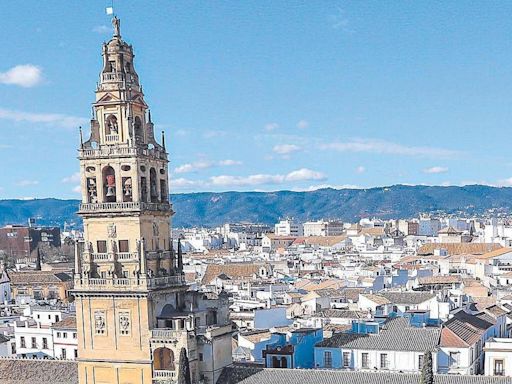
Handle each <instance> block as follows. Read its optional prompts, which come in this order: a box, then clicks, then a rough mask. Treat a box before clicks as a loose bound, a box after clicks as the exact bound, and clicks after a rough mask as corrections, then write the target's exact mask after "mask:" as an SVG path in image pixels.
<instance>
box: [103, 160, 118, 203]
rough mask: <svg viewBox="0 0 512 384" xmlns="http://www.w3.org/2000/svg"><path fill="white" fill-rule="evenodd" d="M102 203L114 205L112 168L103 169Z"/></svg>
mask: <svg viewBox="0 0 512 384" xmlns="http://www.w3.org/2000/svg"><path fill="white" fill-rule="evenodd" d="M103 201H105V202H107V203H115V202H116V201H117V200H116V173H115V171H114V168H112V167H110V166H107V167H105V168H103Z"/></svg>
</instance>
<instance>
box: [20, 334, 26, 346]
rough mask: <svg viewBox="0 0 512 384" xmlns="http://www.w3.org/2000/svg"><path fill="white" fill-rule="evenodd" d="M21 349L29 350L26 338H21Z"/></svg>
mask: <svg viewBox="0 0 512 384" xmlns="http://www.w3.org/2000/svg"><path fill="white" fill-rule="evenodd" d="M20 348H27V345H26V344H25V336H21V337H20Z"/></svg>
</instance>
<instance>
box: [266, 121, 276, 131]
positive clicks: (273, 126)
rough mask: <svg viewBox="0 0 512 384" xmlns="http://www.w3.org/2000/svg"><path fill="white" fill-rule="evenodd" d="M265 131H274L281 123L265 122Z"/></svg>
mask: <svg viewBox="0 0 512 384" xmlns="http://www.w3.org/2000/svg"><path fill="white" fill-rule="evenodd" d="M264 128H265V131H269V132H270V131H274V130H276V129H277V128H279V124H277V123H267V124H265V127H264Z"/></svg>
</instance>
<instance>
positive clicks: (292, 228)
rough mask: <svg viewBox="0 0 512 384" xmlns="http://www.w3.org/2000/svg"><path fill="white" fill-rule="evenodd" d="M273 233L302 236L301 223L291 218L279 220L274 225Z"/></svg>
mask: <svg viewBox="0 0 512 384" xmlns="http://www.w3.org/2000/svg"><path fill="white" fill-rule="evenodd" d="M274 233H275V234H276V235H277V236H295V237H298V236H302V235H303V230H302V225H300V224H299V223H298V222H296V221H294V220H292V219H286V220H281V221H279V223H277V224H276V225H275V226H274Z"/></svg>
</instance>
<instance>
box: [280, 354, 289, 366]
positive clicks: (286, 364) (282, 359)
mask: <svg viewBox="0 0 512 384" xmlns="http://www.w3.org/2000/svg"><path fill="white" fill-rule="evenodd" d="M281 368H288V360H287V359H286V357H284V356H283V357H281Z"/></svg>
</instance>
